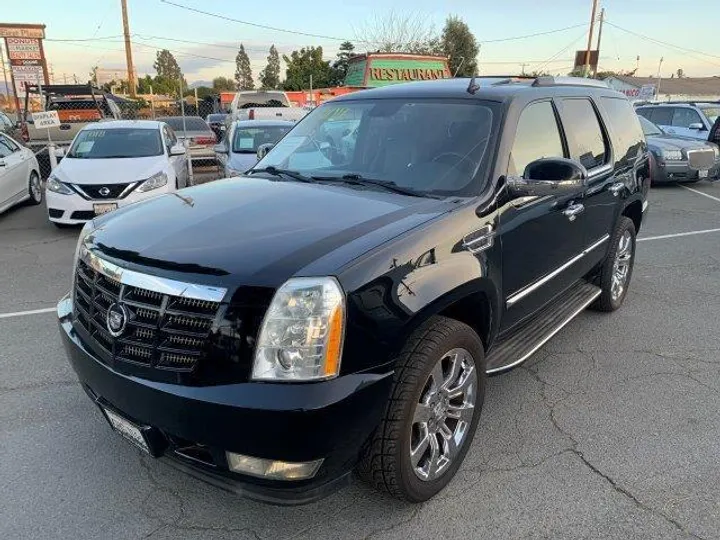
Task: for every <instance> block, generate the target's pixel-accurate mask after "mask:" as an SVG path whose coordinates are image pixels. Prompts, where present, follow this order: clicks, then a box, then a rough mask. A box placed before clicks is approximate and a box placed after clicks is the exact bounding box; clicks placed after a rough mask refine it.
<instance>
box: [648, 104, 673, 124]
mask: <svg viewBox="0 0 720 540" xmlns="http://www.w3.org/2000/svg"><path fill="white" fill-rule="evenodd" d="M673 111H675V107H655V108H654V109H652V115H651V117H650V118H649V119H648V120H650V121H651V122H652V123H653V124H655V125H658V126H669V125H671V124H672V117H673Z"/></svg>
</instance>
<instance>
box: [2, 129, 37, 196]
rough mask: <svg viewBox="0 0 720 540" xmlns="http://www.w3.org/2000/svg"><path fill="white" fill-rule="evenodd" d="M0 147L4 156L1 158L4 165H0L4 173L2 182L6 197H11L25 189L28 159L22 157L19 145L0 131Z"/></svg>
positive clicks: (28, 172) (27, 175)
mask: <svg viewBox="0 0 720 540" xmlns="http://www.w3.org/2000/svg"><path fill="white" fill-rule="evenodd" d="M0 148H2V149H3V154H4V156H5V157H3V158H2V163H4V167H0V168H2V169H3V170H4V174H5V176H4V179H3V182H4V183H5V185H6V187H7V190H8V193H9V197H8V198H11V197H14V196H15V195H18V194H20V193H22V192H23V191H25V190H26V189H27V180H28V177H29V174H30V171H29V170H28V164H29V163H30V161H29V160H26V159H25V158H24V157H23V155H22V152H21V148H20V146H18V145H17V144H15V141H13V140H11V139H10V138H8V137H6V136H5V135H3V134H2V133H0Z"/></svg>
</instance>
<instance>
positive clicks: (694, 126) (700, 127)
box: [688, 122, 705, 131]
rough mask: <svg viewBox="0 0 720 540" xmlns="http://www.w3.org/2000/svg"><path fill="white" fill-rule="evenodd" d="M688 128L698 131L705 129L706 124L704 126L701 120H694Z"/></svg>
mask: <svg viewBox="0 0 720 540" xmlns="http://www.w3.org/2000/svg"><path fill="white" fill-rule="evenodd" d="M688 129H694V130H696V131H704V130H705V126H703V125H702V124H701V123H700V122H693V123H692V124H690V125H689V126H688Z"/></svg>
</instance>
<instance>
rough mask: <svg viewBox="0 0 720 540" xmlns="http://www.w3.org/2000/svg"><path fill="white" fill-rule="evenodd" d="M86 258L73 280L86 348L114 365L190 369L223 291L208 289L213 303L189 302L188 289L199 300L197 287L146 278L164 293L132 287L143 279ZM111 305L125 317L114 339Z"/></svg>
mask: <svg viewBox="0 0 720 540" xmlns="http://www.w3.org/2000/svg"><path fill="white" fill-rule="evenodd" d="M85 254H86V255H87V256H88V257H87V258H86V259H85V260H83V259H81V260H79V261H78V266H77V272H76V274H75V315H76V321H77V324H79V325H80V326H81V327H82V328H83V329H84V330H85V332H86V334H87V336H88V337H89V338H90V340H89V343H88V345H89V346H90V347H91V348H93V349H96V350H97V351H98V352H102V353H103V354H104V356H105V357H106V358H108V359H109V360H111V361H113V362H127V363H131V364H136V365H138V364H139V365H142V366H146V367H151V368H157V369H163V370H170V371H178V372H187V371H192V370H193V369H195V367H196V366H197V364H198V362H199V361H200V359H201V358H202V356H203V354H204V352H205V348H206V344H207V340H208V336H209V335H210V331H211V330H212V327H213V324H214V323H215V320H216V318H217V316H218V312H219V310H220V306H221V304H220V301H219V300H220V299H221V298H222V294H223V292H224V291H223V290H222V289H215V288H208V289H209V290H210V292H211V294H210V296H212V298H213V299H212V300H206V299H201V298H189V297H186V296H182V295H183V294H184V293H185V292H186V291H187V289H188V288H192V290H193V291H194V294H195V295H199V294H200V292H199V291H202V287H201V286H198V285H189V286H185V287H182V286H181V285H183V284H180V283H178V282H172V281H169V280H162V279H160V278H157V277H153V276H145V278H146V279H145V282H146V283H147V284H148V285H149V284H155V285H157V286H158V287H159V288H161V289H162V288H165V289H168V290H164V291H163V292H158V291H155V290H151V289H150V288H145V287H141V286H138V285H137V284H138V283H143V275H142V274H138V273H136V272H129V271H126V270H123V269H121V268H119V267H116V266H114V265H110V264H109V263H106V262H105V261H102V260H100V259H97V257H95V256H94V255H90V254H88V253H87V252H86V253H85ZM106 268H109V269H110V270H109V271H107V270H106ZM124 272H125V273H127V274H129V275H128V276H126V275H125V274H124ZM125 277H128V279H125ZM131 283H132V284H131ZM143 284H145V283H143ZM184 285H187V284H184ZM172 292H175V293H176V294H172ZM216 300H217V301H216ZM114 304H117V305H120V306H122V307H124V309H125V312H124V313H126V314H127V317H126V323H125V327H124V328H123V330H122V332H120V333H119V335H117V336H113V335H112V334H111V332H110V328H109V326H108V321H107V319H108V309H109V308H110V307H111V306H112V305H114ZM115 333H116V334H117V333H118V332H115Z"/></svg>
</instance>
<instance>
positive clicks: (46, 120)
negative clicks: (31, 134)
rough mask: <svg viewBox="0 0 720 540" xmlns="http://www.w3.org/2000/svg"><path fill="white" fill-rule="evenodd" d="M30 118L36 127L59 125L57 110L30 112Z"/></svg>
mask: <svg viewBox="0 0 720 540" xmlns="http://www.w3.org/2000/svg"><path fill="white" fill-rule="evenodd" d="M32 119H33V122H34V123H35V127H36V128H38V129H39V128H51V127H58V126H59V125H60V117H59V116H58V113H57V111H45V112H36V113H32Z"/></svg>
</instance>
